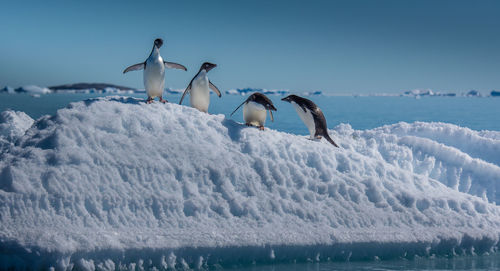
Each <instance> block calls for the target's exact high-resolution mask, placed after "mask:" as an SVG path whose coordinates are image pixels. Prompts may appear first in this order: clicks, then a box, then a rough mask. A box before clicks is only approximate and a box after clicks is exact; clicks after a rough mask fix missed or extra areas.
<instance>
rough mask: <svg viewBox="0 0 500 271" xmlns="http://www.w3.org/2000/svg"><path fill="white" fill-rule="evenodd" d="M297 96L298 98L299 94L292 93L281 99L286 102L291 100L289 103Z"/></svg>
mask: <svg viewBox="0 0 500 271" xmlns="http://www.w3.org/2000/svg"><path fill="white" fill-rule="evenodd" d="M297 98H298V96H297V95H293V94H292V95H288V96H286V97H285V98H283V99H281V100H282V101H285V102H289V103H291V102H293V101H295V100H296V99H297Z"/></svg>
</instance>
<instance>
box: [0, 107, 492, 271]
mask: <svg viewBox="0 0 500 271" xmlns="http://www.w3.org/2000/svg"><path fill="white" fill-rule="evenodd" d="M1 116H2V118H0V131H1V134H2V139H3V140H5V141H7V142H8V144H3V145H1V152H0V158H1V159H0V269H8V268H18V269H23V268H30V269H49V268H51V267H53V268H56V269H59V270H72V269H77V270H93V269H112V270H114V269H134V270H136V269H139V270H142V269H153V268H156V269H167V268H176V269H184V268H187V267H189V268H209V267H216V266H231V265H233V264H251V263H274V262H290V261H294V260H296V261H309V260H311V261H327V260H338V261H349V260H362V259H363V260H367V259H368V260H369V259H390V258H412V257H416V256H432V255H442V256H445V255H446V256H451V255H462V254H468V255H470V254H473V255H474V254H484V253H490V252H493V251H495V249H496V248H497V247H498V242H499V237H500V207H499V206H498V204H499V203H500V161H499V160H500V159H499V157H498V153H499V146H500V139H499V138H500V136H499V134H498V132H491V131H482V132H477V131H473V130H470V129H467V128H462V127H459V126H455V125H450V124H445V123H422V122H420V123H413V124H408V123H399V124H394V125H388V126H383V127H380V128H376V129H372V130H363V131H361V130H353V129H352V128H351V126H349V125H348V124H341V125H339V126H337V127H335V128H334V129H332V130H330V133H331V135H332V137H333V138H334V139H335V141H336V142H337V143H339V145H340V146H341V148H333V147H332V146H331V145H330V144H329V143H328V142H326V141H311V140H308V139H307V136H301V135H294V134H288V133H284V132H280V131H276V130H272V129H266V131H264V132H262V131H259V130H258V129H255V128H249V127H246V126H245V125H242V124H240V123H237V122H234V121H233V120H230V119H226V118H225V117H224V116H223V115H209V114H204V113H201V112H199V111H198V110H196V109H193V108H191V107H187V106H179V105H176V104H160V103H153V104H151V105H146V104H145V103H144V101H143V100H140V99H134V98H127V97H107V98H99V99H91V100H86V101H82V102H77V103H72V104H71V105H70V106H68V107H67V108H65V109H60V110H58V111H57V113H56V115H54V116H45V117H42V118H40V119H38V120H36V121H35V122H34V123H33V124H32V125H30V123H31V121H32V120H30V119H29V117H27V116H24V115H23V113H20V112H13V111H6V112H4V113H2V115H1ZM4 116H6V117H4ZM28 127H29V128H28Z"/></svg>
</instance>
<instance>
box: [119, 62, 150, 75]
mask: <svg viewBox="0 0 500 271" xmlns="http://www.w3.org/2000/svg"><path fill="white" fill-rule="evenodd" d="M144 67H146V63H145V62H142V63H137V64H134V65H132V66H130V67H128V68H126V69H125V70H124V71H123V73H127V72H129V71H137V70H142V69H144Z"/></svg>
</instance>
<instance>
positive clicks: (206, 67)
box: [200, 62, 217, 72]
mask: <svg viewBox="0 0 500 271" xmlns="http://www.w3.org/2000/svg"><path fill="white" fill-rule="evenodd" d="M215 67H217V65H216V64H212V63H210V62H205V63H203V64H201V67H200V70H205V71H207V72H208V71H210V70H211V69H213V68H215Z"/></svg>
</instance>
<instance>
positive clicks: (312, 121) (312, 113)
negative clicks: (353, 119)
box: [281, 95, 339, 148]
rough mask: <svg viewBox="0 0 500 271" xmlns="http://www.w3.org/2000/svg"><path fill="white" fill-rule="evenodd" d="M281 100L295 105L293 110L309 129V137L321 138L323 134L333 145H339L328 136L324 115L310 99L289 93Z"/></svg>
mask: <svg viewBox="0 0 500 271" xmlns="http://www.w3.org/2000/svg"><path fill="white" fill-rule="evenodd" d="M281 100H282V101H285V102H289V103H291V104H292V105H293V107H295V111H297V114H299V117H300V118H301V119H302V121H303V122H304V124H305V125H306V126H307V129H309V133H310V135H311V139H315V138H316V139H321V136H324V137H325V138H326V140H328V142H330V143H332V145H333V146H335V147H337V148H338V147H339V146H338V145H337V144H336V143H335V142H334V141H333V139H331V138H330V135H328V129H327V128H326V119H325V116H324V115H323V112H321V109H319V107H318V106H317V105H316V104H314V103H313V102H312V101H311V100H308V99H306V98H302V97H299V96H297V95H289V96H287V97H285V98H283V99H281Z"/></svg>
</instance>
